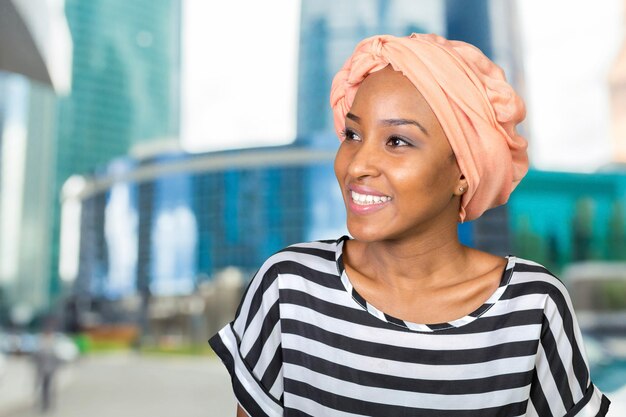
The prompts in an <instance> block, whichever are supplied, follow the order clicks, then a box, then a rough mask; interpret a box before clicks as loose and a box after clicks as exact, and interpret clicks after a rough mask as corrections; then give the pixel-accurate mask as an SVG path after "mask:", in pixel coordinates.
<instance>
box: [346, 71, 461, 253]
mask: <svg viewBox="0 0 626 417" xmlns="http://www.w3.org/2000/svg"><path fill="white" fill-rule="evenodd" d="M344 133H345V139H344V140H343V142H342V143H341V146H340V148H339V150H338V151H337V156H336V158H335V175H336V176H337V180H338V181H339V185H340V187H341V190H342V193H343V198H344V202H345V204H346V209H347V223H348V230H349V231H350V234H351V235H352V236H353V237H355V238H356V239H359V240H363V241H370V242H371V241H380V240H389V239H399V238H404V237H409V236H412V235H417V234H420V233H423V232H425V231H428V230H430V231H437V230H440V229H439V228H440V227H445V228H449V227H450V226H451V225H452V226H454V227H456V222H457V220H458V213H459V198H458V196H460V195H461V194H462V192H461V191H459V187H461V186H464V185H465V180H464V179H463V177H462V175H461V173H460V171H459V168H458V165H457V163H456V159H455V158H454V155H453V152H452V149H451V148H450V144H449V143H448V140H447V139H446V136H445V134H444V132H443V130H442V128H441V125H440V124H439V121H438V120H437V118H436V117H435V114H434V113H433V112H432V110H431V109H430V107H429V105H428V103H427V102H426V100H425V99H424V97H423V96H422V95H421V94H420V93H419V92H418V91H417V89H416V88H415V86H413V84H411V82H410V81H409V80H408V79H407V78H405V77H404V76H403V75H402V74H401V73H400V72H396V71H393V70H392V69H391V67H387V68H385V69H383V70H380V71H377V72H375V73H373V74H371V75H369V76H368V77H367V78H366V79H365V80H364V81H363V83H362V84H361V86H360V87H359V89H358V91H357V94H356V97H355V99H354V102H353V104H352V108H351V109H350V112H349V113H348V115H347V116H346V130H345V132H344Z"/></svg>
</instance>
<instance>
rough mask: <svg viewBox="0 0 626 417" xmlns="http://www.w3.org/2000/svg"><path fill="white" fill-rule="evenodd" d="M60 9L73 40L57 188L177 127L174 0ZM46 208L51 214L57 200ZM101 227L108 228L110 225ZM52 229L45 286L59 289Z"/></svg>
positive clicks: (108, 0)
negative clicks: (63, 11) (49, 208)
mask: <svg viewBox="0 0 626 417" xmlns="http://www.w3.org/2000/svg"><path fill="white" fill-rule="evenodd" d="M66 14H67V20H68V23H69V26H70V31H71V33H72V37H73V39H74V60H73V88H72V93H71V95H69V96H68V97H67V98H64V99H61V100H60V103H59V115H58V132H57V134H58V152H57V155H58V158H57V164H56V171H57V175H56V179H57V180H56V185H55V190H56V192H57V195H58V194H59V193H60V190H61V187H62V185H63V183H64V182H65V181H66V180H67V179H68V178H69V177H70V176H71V175H74V174H80V175H85V174H87V175H89V174H93V173H96V172H98V170H99V169H106V168H103V167H105V166H106V165H107V164H108V163H109V162H110V161H111V160H113V159H114V158H119V157H121V156H124V155H127V154H128V153H130V152H132V151H133V149H137V148H140V147H141V146H143V145H145V144H147V143H162V142H168V141H172V140H174V139H172V138H176V137H177V136H178V126H179V123H178V118H179V116H178V111H179V85H180V80H179V71H180V45H179V43H180V0H158V1H149V0H138V1H131V2H128V1H122V0H95V1H84V0H68V1H67V3H66ZM120 193H122V191H120V189H119V188H115V191H114V192H113V195H112V196H111V197H110V198H111V199H113V201H117V200H116V199H118V198H119V197H115V196H118V195H120ZM54 207H55V219H59V218H60V210H59V205H58V200H55V205H54ZM83 216H84V214H83ZM107 227H108V229H107V233H111V231H110V230H111V227H114V226H110V225H108V226H107ZM59 236H60V223H59V221H58V220H57V221H56V222H55V228H54V233H53V238H52V241H51V245H52V248H53V253H52V260H53V262H51V268H50V272H49V274H50V276H51V277H52V281H51V282H52V292H53V293H56V292H58V290H59V280H58V257H59ZM102 268H103V269H105V270H106V268H105V267H104V266H103V267H102ZM93 273H95V274H96V275H95V276H98V274H100V273H104V272H102V271H100V272H93Z"/></svg>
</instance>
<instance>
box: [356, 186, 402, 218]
mask: <svg viewBox="0 0 626 417" xmlns="http://www.w3.org/2000/svg"><path fill="white" fill-rule="evenodd" d="M348 193H349V207H350V210H351V211H353V212H355V213H357V214H368V213H372V212H375V211H378V210H380V209H382V208H384V207H385V206H386V205H387V203H389V201H391V197H389V196H387V195H384V194H381V193H379V192H377V191H374V190H368V189H365V188H363V187H349V188H348Z"/></svg>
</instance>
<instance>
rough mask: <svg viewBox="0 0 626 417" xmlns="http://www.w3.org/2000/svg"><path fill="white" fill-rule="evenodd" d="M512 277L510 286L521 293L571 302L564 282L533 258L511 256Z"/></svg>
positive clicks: (517, 292)
mask: <svg viewBox="0 0 626 417" xmlns="http://www.w3.org/2000/svg"><path fill="white" fill-rule="evenodd" d="M509 260H510V265H511V266H510V271H511V272H510V278H509V280H508V281H509V282H508V286H509V288H511V289H514V290H515V291H513V292H515V293H516V294H519V295H545V296H548V297H549V298H552V299H555V300H558V301H561V302H566V303H567V304H569V303H570V301H569V298H570V297H569V293H568V290H567V287H566V286H565V284H564V282H563V281H562V280H561V279H560V278H559V277H558V276H557V275H555V274H553V273H552V272H551V271H550V270H549V269H548V268H547V267H546V266H544V265H542V264H541V263H538V262H535V261H533V260H529V259H524V258H519V257H516V256H509Z"/></svg>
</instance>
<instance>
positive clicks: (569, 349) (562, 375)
mask: <svg viewBox="0 0 626 417" xmlns="http://www.w3.org/2000/svg"><path fill="white" fill-rule="evenodd" d="M552 284H553V286H552V288H551V290H550V291H549V294H548V296H547V298H546V303H545V306H544V317H543V323H542V328H541V338H540V340H539V345H538V349H537V357H536V361H535V370H534V375H533V382H532V386H531V393H530V401H529V405H528V412H527V415H528V416H539V417H544V416H554V417H556V416H566V417H573V416H577V417H583V416H585V417H586V416H590V417H591V416H594V417H595V416H605V415H606V413H607V412H608V409H609V404H610V401H609V400H608V398H607V397H606V396H604V395H603V394H602V393H601V392H600V390H598V388H596V387H595V386H594V385H593V383H592V382H591V379H590V376H589V366H588V363H587V358H586V353H585V349H584V346H583V340H582V335H581V332H580V328H579V327H578V322H577V320H576V316H575V314H574V311H573V309H572V304H571V301H570V298H569V295H568V293H567V290H566V289H565V287H564V286H563V284H562V283H561V282H560V281H558V280H557V279H556V278H555V279H554V282H553V283H552Z"/></svg>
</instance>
